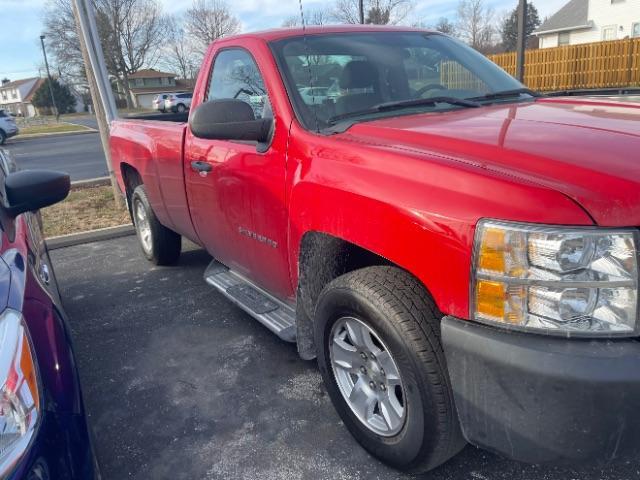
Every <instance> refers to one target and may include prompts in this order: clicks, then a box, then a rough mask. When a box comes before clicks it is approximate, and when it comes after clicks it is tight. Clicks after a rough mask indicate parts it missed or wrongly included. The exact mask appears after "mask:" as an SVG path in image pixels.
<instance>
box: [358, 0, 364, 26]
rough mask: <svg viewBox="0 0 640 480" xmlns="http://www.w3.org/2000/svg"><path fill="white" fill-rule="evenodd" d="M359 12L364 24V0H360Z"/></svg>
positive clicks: (361, 22)
mask: <svg viewBox="0 0 640 480" xmlns="http://www.w3.org/2000/svg"><path fill="white" fill-rule="evenodd" d="M358 14H359V15H360V24H361V25H364V0H358Z"/></svg>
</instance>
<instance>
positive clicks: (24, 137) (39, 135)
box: [11, 127, 98, 143]
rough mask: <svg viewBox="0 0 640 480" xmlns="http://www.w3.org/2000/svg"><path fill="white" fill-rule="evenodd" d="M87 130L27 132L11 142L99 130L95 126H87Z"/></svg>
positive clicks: (96, 131)
mask: <svg viewBox="0 0 640 480" xmlns="http://www.w3.org/2000/svg"><path fill="white" fill-rule="evenodd" d="M86 128H87V129H86V130H77V131H72V132H52V133H27V134H24V135H22V134H18V135H16V136H15V137H13V138H12V139H11V140H13V141H12V142H11V143H16V141H17V142H19V141H20V140H29V139H31V138H46V137H62V136H64V135H86V134H88V133H98V130H95V129H93V128H89V127H86Z"/></svg>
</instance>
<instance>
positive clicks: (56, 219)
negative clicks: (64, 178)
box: [42, 186, 131, 237]
mask: <svg viewBox="0 0 640 480" xmlns="http://www.w3.org/2000/svg"><path fill="white" fill-rule="evenodd" d="M42 221H43V223H44V235H45V237H55V236H58V235H67V234H70V233H78V232H85V231H87V230H96V229H99V228H106V227H115V226H118V225H126V224H128V223H131V219H130V218H129V212H128V211H127V210H126V208H125V207H123V208H121V209H118V208H116V205H115V202H114V200H113V190H112V188H111V187H110V186H106V187H90V188H81V189H75V190H71V193H69V196H68V197H67V199H66V200H65V201H64V202H61V203H58V204H56V205H53V206H51V207H48V208H45V209H43V210H42Z"/></svg>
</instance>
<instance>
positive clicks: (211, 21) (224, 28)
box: [185, 0, 240, 52]
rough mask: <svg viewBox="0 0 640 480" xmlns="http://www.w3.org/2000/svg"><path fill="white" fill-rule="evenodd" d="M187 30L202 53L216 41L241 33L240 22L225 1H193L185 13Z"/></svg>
mask: <svg viewBox="0 0 640 480" xmlns="http://www.w3.org/2000/svg"><path fill="white" fill-rule="evenodd" d="M185 28H186V30H187V32H188V33H189V35H191V36H192V37H193V39H194V40H196V41H197V42H198V44H199V48H200V50H201V51H202V52H204V51H206V49H207V48H208V47H209V45H210V44H211V43H212V42H214V41H215V40H217V39H219V38H222V37H225V36H227V35H233V34H234V33H238V32H239V31H240V22H239V21H238V19H237V18H236V17H235V16H234V15H233V14H232V13H231V10H229V7H228V6H227V4H226V3H225V2H224V0H193V4H192V5H191V8H189V9H188V10H187V11H186V13H185Z"/></svg>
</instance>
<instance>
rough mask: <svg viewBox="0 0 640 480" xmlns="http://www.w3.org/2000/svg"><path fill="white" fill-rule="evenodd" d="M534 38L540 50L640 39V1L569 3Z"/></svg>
mask: <svg viewBox="0 0 640 480" xmlns="http://www.w3.org/2000/svg"><path fill="white" fill-rule="evenodd" d="M535 35H537V36H538V38H539V39H540V48H551V47H558V46H563V45H576V44H580V43H590V42H600V41H605V40H621V39H624V38H630V37H638V38H640V0H570V1H569V3H567V4H566V5H565V6H564V7H562V8H561V9H560V10H559V11H558V12H557V13H556V14H554V15H552V16H551V17H549V18H548V19H547V20H546V21H545V22H543V24H542V25H541V26H540V27H539V28H538V30H537V31H536V32H535Z"/></svg>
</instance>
